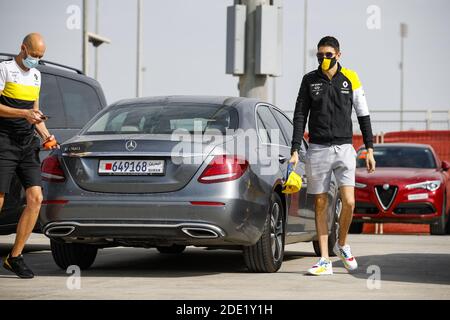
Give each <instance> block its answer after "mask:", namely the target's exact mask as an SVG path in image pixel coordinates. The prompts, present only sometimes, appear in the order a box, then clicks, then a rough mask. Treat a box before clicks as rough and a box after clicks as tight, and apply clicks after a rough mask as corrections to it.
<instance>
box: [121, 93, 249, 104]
mask: <svg viewBox="0 0 450 320" xmlns="http://www.w3.org/2000/svg"><path fill="white" fill-rule="evenodd" d="M241 102H246V103H255V104H256V103H257V102H258V100H257V99H253V98H244V97H230V96H208V95H170V96H155V97H143V98H131V99H123V100H119V101H117V102H115V103H114V104H113V105H116V106H120V105H128V104H163V105H166V104H172V103H193V104H194V103H198V104H216V105H228V106H236V105H238V104H239V103H241Z"/></svg>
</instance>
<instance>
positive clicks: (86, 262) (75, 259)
mask: <svg viewBox="0 0 450 320" xmlns="http://www.w3.org/2000/svg"><path fill="white" fill-rule="evenodd" d="M50 248H51V250H52V256H53V260H55V263H56V264H57V265H58V267H60V268H61V269H63V270H66V269H67V268H68V267H69V266H71V265H76V266H78V267H79V268H80V269H81V270H84V269H88V268H89V267H90V266H92V264H93V263H94V261H95V258H96V256H97V251H98V248H97V247H95V246H93V245H89V244H82V243H63V242H57V241H55V240H50Z"/></svg>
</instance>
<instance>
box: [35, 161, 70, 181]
mask: <svg viewBox="0 0 450 320" xmlns="http://www.w3.org/2000/svg"><path fill="white" fill-rule="evenodd" d="M41 177H42V180H45V181H50V182H64V181H65V180H66V177H65V176H64V171H63V169H62V167H61V163H60V162H59V160H58V157H57V156H49V157H47V158H45V159H44V161H42V165H41Z"/></svg>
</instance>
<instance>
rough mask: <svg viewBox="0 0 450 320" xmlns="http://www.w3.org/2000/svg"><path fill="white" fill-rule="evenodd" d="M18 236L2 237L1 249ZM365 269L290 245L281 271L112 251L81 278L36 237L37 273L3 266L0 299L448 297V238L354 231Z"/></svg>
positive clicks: (32, 244)
mask: <svg viewBox="0 0 450 320" xmlns="http://www.w3.org/2000/svg"><path fill="white" fill-rule="evenodd" d="M13 239H14V237H13V235H9V236H0V254H1V255H5V254H6V253H7V252H8V251H9V250H10V248H11V245H12V242H13ZM349 243H350V244H351V245H352V250H353V253H354V254H355V256H356V257H357V259H358V263H359V269H358V270H357V271H356V272H354V273H349V272H347V270H346V269H345V268H344V267H343V264H342V262H340V261H338V259H337V258H332V260H333V261H334V263H333V269H334V273H335V274H334V275H332V276H323V277H314V276H308V275H306V274H305V271H306V270H307V268H309V267H310V266H311V265H312V264H314V263H315V262H316V261H317V257H315V255H314V251H313V248H312V244H311V243H299V244H293V245H288V246H286V254H285V259H284V263H283V266H282V268H281V269H280V270H279V271H278V272H277V273H272V274H255V273H249V272H248V271H247V270H246V268H245V266H244V261H243V258H242V255H241V253H240V252H239V251H228V250H207V249H205V248H195V247H188V248H187V249H186V251H185V252H184V253H183V254H181V255H163V254H160V253H158V251H156V249H141V248H123V247H121V248H109V249H103V250H101V251H99V254H98V256H97V260H96V261H95V263H94V265H93V266H92V267H91V268H90V269H89V270H84V271H81V273H80V276H79V277H78V273H77V271H76V270H75V273H73V271H72V272H70V273H66V270H61V269H59V268H58V267H57V266H56V264H55V263H54V261H53V259H52V255H51V251H50V247H49V241H48V239H47V238H45V237H44V236H43V235H37V234H33V235H32V237H31V239H30V241H29V244H28V245H27V247H26V253H25V254H24V256H25V259H26V261H27V263H28V264H29V265H30V266H31V267H32V268H33V270H34V272H35V273H36V277H35V278H34V279H31V280H23V279H18V278H16V277H15V275H13V274H12V273H10V272H9V271H7V270H5V269H3V268H1V267H0V299H20V300H23V299H182V300H184V299H194V300H197V299H199V300H204V299H262V300H267V299H270V300H272V299H450V236H429V235H373V234H372V235H369V234H362V235H350V237H349Z"/></svg>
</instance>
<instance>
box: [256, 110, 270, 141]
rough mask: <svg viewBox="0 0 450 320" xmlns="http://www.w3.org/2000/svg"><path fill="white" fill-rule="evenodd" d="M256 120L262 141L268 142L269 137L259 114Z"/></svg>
mask: <svg viewBox="0 0 450 320" xmlns="http://www.w3.org/2000/svg"><path fill="white" fill-rule="evenodd" d="M257 122H258V124H257V125H258V132H259V136H260V138H261V140H262V143H266V144H267V143H270V137H269V133H268V132H267V129H266V127H265V126H264V123H263V122H262V120H261V117H260V115H259V114H258V115H257Z"/></svg>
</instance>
